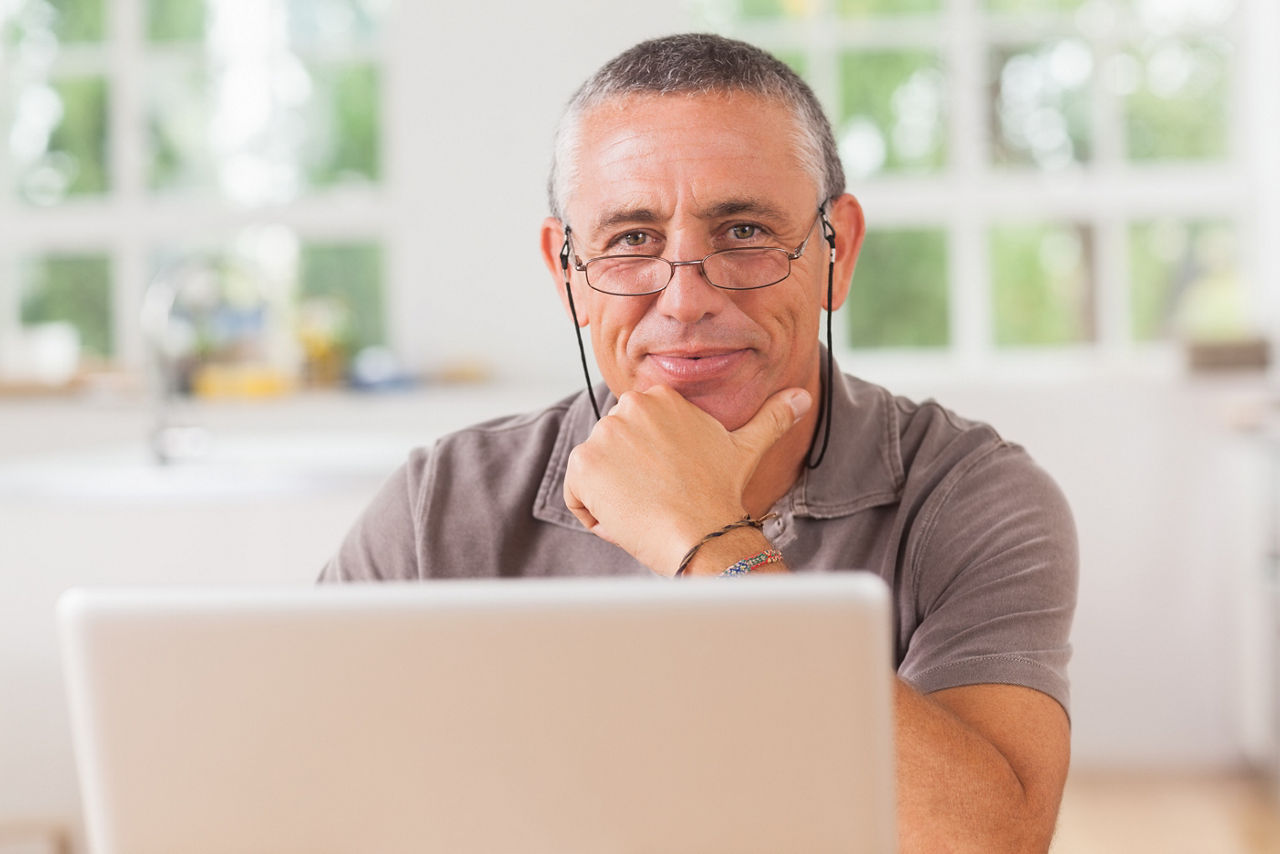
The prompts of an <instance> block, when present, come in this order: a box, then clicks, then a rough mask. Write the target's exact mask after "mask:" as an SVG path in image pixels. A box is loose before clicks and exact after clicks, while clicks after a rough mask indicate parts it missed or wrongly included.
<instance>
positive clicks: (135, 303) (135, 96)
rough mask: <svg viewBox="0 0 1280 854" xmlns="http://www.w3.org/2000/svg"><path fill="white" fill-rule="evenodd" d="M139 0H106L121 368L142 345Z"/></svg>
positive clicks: (142, 40) (131, 363)
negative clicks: (140, 321) (139, 314)
mask: <svg viewBox="0 0 1280 854" xmlns="http://www.w3.org/2000/svg"><path fill="white" fill-rule="evenodd" d="M143 6H144V0H113V2H111V3H109V4H107V10H108V15H109V18H108V21H107V28H108V29H107V32H108V36H109V42H108V43H109V49H110V55H109V64H110V81H111V88H110V96H109V102H108V103H109V110H110V112H109V115H110V120H109V122H108V127H109V128H110V138H111V149H110V150H111V163H110V170H111V197H110V207H111V216H112V219H113V226H114V237H113V240H112V255H113V258H112V284H113V288H112V308H113V313H114V330H113V331H114V335H115V341H116V359H117V360H118V361H119V363H120V364H121V365H123V366H125V367H128V368H132V369H138V368H141V367H143V359H144V348H143V341H142V336H141V334H140V332H139V327H138V311H139V307H140V306H141V304H142V292H143V289H144V288H145V285H146V281H145V278H146V251H147V250H146V244H147V238H148V235H147V234H146V231H145V229H143V228H142V227H141V226H142V223H143V222H144V220H145V213H146V210H145V205H146V165H145V162H146V151H147V140H146V136H145V128H146V113H145V100H144V95H143V91H142V86H143V81H144V80H145V78H146V73H145V68H144V64H145V62H146V53H145V51H146V37H145V32H146V21H145V17H144V8H143Z"/></svg>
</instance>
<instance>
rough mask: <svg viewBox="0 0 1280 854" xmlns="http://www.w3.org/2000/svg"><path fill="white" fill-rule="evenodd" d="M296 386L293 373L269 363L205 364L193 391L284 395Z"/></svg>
mask: <svg viewBox="0 0 1280 854" xmlns="http://www.w3.org/2000/svg"><path fill="white" fill-rule="evenodd" d="M294 387H295V382H294V379H293V378H292V377H290V376H289V375H287V374H285V373H284V372H282V371H279V370H276V369H274V368H269V367H267V366H265V365H202V366H201V367H200V368H198V369H197V370H196V371H195V374H194V375H193V376H192V381H191V388H192V391H193V392H194V393H195V395H196V396H197V397H203V398H222V399H226V398H245V399H258V398H264V397H280V396H282V395H286V394H290V393H291V392H293V391H294Z"/></svg>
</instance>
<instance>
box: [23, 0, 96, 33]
mask: <svg viewBox="0 0 1280 854" xmlns="http://www.w3.org/2000/svg"><path fill="white" fill-rule="evenodd" d="M48 4H49V7H50V8H52V10H53V13H54V14H53V21H52V24H53V33H54V35H56V36H57V37H58V41H62V42H100V41H102V38H103V35H104V34H105V32H106V14H105V12H106V10H105V8H104V6H105V0H48ZM33 5H41V4H39V3H38V2H35V3H33Z"/></svg>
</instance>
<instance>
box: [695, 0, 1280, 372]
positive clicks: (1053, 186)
mask: <svg viewBox="0 0 1280 854" xmlns="http://www.w3.org/2000/svg"><path fill="white" fill-rule="evenodd" d="M836 2H837V0H810V2H808V3H807V4H806V5H805V9H806V10H807V14H806V15H805V16H804V17H799V18H789V19H784V20H744V19H738V20H734V19H733V15H732V14H726V12H725V9H726V7H727V5H728V4H731V3H732V0H708V2H707V3H704V6H703V8H702V13H703V14H704V15H706V16H708V21H709V22H712V23H714V25H716V26H717V28H719V29H720V30H721V31H722V32H725V33H726V34H729V35H732V36H734V37H737V38H742V39H744V40H746V41H749V42H752V43H754V44H758V45H760V46H762V47H764V48H766V49H768V50H771V51H777V52H784V51H785V52H797V53H801V54H803V55H804V57H805V62H806V74H805V76H806V79H807V80H808V82H809V83H810V85H811V86H812V87H813V89H814V91H815V93H816V94H817V96H818V99H819V100H820V101H821V102H822V103H823V105H824V106H825V107H826V108H827V109H828V114H829V115H836V113H835V112H834V108H835V107H836V106H837V105H838V103H839V94H840V93H839V76H838V72H839V68H838V66H839V57H840V52H841V51H843V50H848V49H851V48H852V49H858V48H865V49H868V50H880V51H882V50H893V49H906V50H910V49H926V50H935V51H937V52H938V54H939V56H940V60H941V63H942V65H943V67H944V69H945V78H946V82H945V87H946V90H945V91H946V110H945V117H944V121H945V123H946V141H945V145H946V151H947V157H946V162H945V164H944V166H943V167H942V168H941V169H940V170H939V171H938V172H935V173H930V174H925V175H892V174H890V175H881V176H873V177H870V178H867V179H862V180H855V179H851V180H850V187H849V190H850V192H852V193H854V195H856V196H857V197H858V199H859V201H860V202H861V203H862V206H863V208H864V211H865V212H866V217H867V222H868V224H869V225H870V226H872V227H876V228H886V229H890V228H891V229H898V228H935V229H941V230H942V231H943V232H944V234H945V236H946V242H947V248H948V261H949V265H948V299H949V305H950V308H951V315H950V342H951V343H950V346H949V347H944V348H937V349H933V350H924V349H921V350H914V349H876V348H854V347H852V346H851V345H850V343H849V340H848V333H847V324H843V323H839V322H837V323H836V324H835V327H836V329H837V330H838V331H837V333H836V336H835V337H836V340H835V345H834V346H835V347H836V349H837V351H838V353H839V354H841V355H842V357H843V359H844V361H846V362H847V363H849V364H851V365H858V366H859V367H860V369H861V368H865V367H867V366H870V368H871V372H872V373H877V372H888V373H895V374H896V373H902V372H905V373H907V374H915V373H917V372H922V373H923V372H928V373H931V374H937V373H939V372H942V373H947V374H955V373H959V374H962V375H973V376H983V377H991V376H1011V377H1021V376H1024V375H1035V374H1036V373H1044V372H1046V371H1047V372H1049V373H1065V374H1069V375H1080V374H1091V373H1094V372H1096V371H1097V370H1102V369H1116V368H1120V369H1125V370H1130V369H1139V370H1143V369H1146V368H1152V369H1155V370H1158V371H1160V372H1168V371H1170V370H1177V369H1179V366H1180V364H1181V353H1180V350H1179V346H1178V345H1177V344H1176V343H1174V342H1168V341H1166V342H1154V343H1153V342H1138V341H1135V340H1133V335H1132V331H1131V330H1132V318H1131V311H1130V285H1129V248H1128V247H1129V228H1130V225H1131V224H1132V223H1135V222H1140V221H1142V220H1144V219H1149V218H1155V217H1173V218H1177V219H1189V220H1204V219H1226V220H1229V221H1231V222H1232V223H1234V224H1235V227H1236V233H1237V240H1238V268H1237V269H1238V271H1239V274H1240V276H1241V278H1242V280H1243V281H1244V282H1245V283H1246V287H1247V288H1248V289H1249V292H1248V294H1247V298H1248V299H1249V300H1250V302H1251V303H1252V304H1254V305H1257V306H1259V307H1260V308H1261V309H1262V310H1263V312H1264V318H1265V319H1264V323H1263V328H1264V330H1266V332H1267V333H1269V336H1270V337H1271V338H1273V339H1274V338H1275V337H1276V334H1275V331H1276V330H1277V329H1278V328H1280V294H1277V293H1276V291H1278V290H1280V287H1277V286H1276V285H1274V284H1273V285H1270V286H1269V285H1267V284H1265V283H1280V261H1277V258H1276V257H1275V256H1274V253H1267V252H1266V251H1265V250H1264V249H1263V247H1262V245H1261V243H1262V241H1261V240H1259V235H1260V234H1265V233H1280V232H1277V231H1276V228H1277V226H1280V222H1277V219H1280V213H1278V212H1277V208H1280V203H1276V202H1274V201H1271V200H1269V199H1268V198H1267V196H1268V193H1267V188H1268V187H1270V188H1272V191H1273V192H1272V194H1274V192H1275V189H1276V188H1277V183H1278V182H1280V176H1278V173H1280V166H1274V165H1270V164H1268V163H1267V162H1266V152H1267V151H1268V148H1267V146H1268V145H1271V146H1275V145H1277V144H1280V128H1277V124H1278V123H1280V122H1278V121H1277V118H1276V113H1277V112H1280V110H1277V104H1278V103H1280V98H1277V97H1275V96H1274V92H1271V89H1270V88H1268V87H1266V86H1264V85H1262V83H1263V81H1265V80H1266V79H1268V78H1267V76H1266V75H1267V74H1268V73H1270V74H1274V75H1276V76H1273V77H1271V78H1270V79H1272V80H1274V79H1277V77H1280V60H1276V59H1275V58H1274V57H1272V56H1271V54H1272V53H1274V51H1271V50H1270V48H1267V47H1266V43H1265V42H1264V41H1263V36H1262V35H1260V33H1269V34H1271V37H1272V38H1274V35H1275V34H1277V33H1280V22H1278V21H1277V19H1280V13H1277V11H1276V9H1275V8H1271V9H1268V8H1266V7H1267V3H1266V2H1258V0H1239V2H1238V3H1237V6H1236V8H1235V11H1234V12H1233V14H1232V16H1231V18H1230V19H1229V20H1228V21H1227V22H1226V23H1225V24H1224V25H1222V26H1221V27H1219V28H1216V29H1215V30H1213V31H1212V32H1213V33H1214V34H1215V35H1218V34H1220V35H1223V36H1225V37H1226V38H1227V39H1228V40H1229V41H1230V43H1231V44H1232V45H1233V46H1234V52H1233V54H1232V55H1231V56H1229V57H1228V63H1229V65H1228V86H1229V89H1230V92H1231V96H1230V102H1229V104H1228V105H1227V109H1226V112H1227V128H1226V135H1227V153H1226V156H1225V157H1224V158H1223V159H1222V160H1219V161H1185V162H1173V161H1168V162H1159V163H1141V162H1135V161H1129V160H1128V159H1127V157H1126V152H1125V150H1124V147H1125V145H1124V140H1125V137H1124V130H1123V123H1124V121H1125V115H1124V109H1123V100H1122V96H1120V95H1117V94H1115V93H1114V92H1112V91H1110V90H1109V88H1108V87H1107V85H1106V83H1105V81H1104V79H1103V73H1102V69H1103V68H1104V64H1105V57H1106V56H1108V55H1110V54H1109V53H1107V52H1108V51H1119V50H1122V49H1123V48H1124V47H1125V46H1126V45H1128V44H1130V43H1131V42H1132V41H1134V40H1135V39H1136V38H1137V36H1139V35H1141V34H1142V33H1143V32H1144V31H1142V30H1141V29H1139V28H1137V27H1136V26H1135V25H1130V26H1112V27H1110V28H1107V27H1098V28H1097V30H1096V31H1095V32H1093V33H1090V34H1085V33H1082V32H1081V30H1080V28H1078V27H1077V25H1076V22H1075V21H1076V18H1075V15H1074V14H1073V13H1060V12H1047V13H1043V14H1036V15H1012V14H1007V13H990V12H987V11H985V9H984V3H983V2H982V0H940V6H941V11H940V12H939V13H938V14H937V15H929V14H919V15H916V14H910V15H903V16H899V17H885V18H877V19H870V20H841V19H839V18H838V17H836V14H835V8H836ZM1273 5H1274V4H1273ZM1094 8H1095V9H1103V8H1104V7H1103V6H1101V5H1098V4H1096V3H1095V6H1094ZM1179 32H1184V33H1189V32H1194V33H1195V34H1202V33H1203V32H1204V31H1203V30H1194V31H1186V30H1183V31H1176V30H1175V31H1173V32H1172V33H1171V34H1178V33H1179ZM1062 36H1078V37H1081V38H1084V39H1085V40H1086V41H1087V42H1088V43H1089V44H1090V46H1091V47H1092V48H1093V50H1094V52H1095V66H1094V73H1093V75H1092V81H1091V83H1090V100H1091V115H1090V118H1091V125H1092V129H1091V133H1092V141H1093V155H1092V158H1091V161H1090V162H1089V163H1087V164H1084V165H1082V166H1080V167H1078V168H1068V169H1064V170H1062V171H1061V172H1042V171H1038V170H1035V169H1034V168H1030V167H1013V166H1005V165H998V164H993V163H992V162H991V156H990V152H991V146H992V139H991V133H990V128H989V124H988V115H987V111H988V109H989V107H988V102H987V96H986V85H987V73H988V72H987V65H986V63H987V62H989V56H990V53H991V51H992V49H993V48H994V47H996V46H999V45H1019V44H1026V43H1028V42H1034V41H1039V40H1043V39H1049V38H1057V37H1062ZM1267 92H1271V94H1272V98H1271V100H1270V102H1267V101H1266V100H1265V98H1264V97H1263V95H1264V93H1267ZM1249 140H1254V141H1255V142H1254V144H1252V145H1250V144H1248V141H1249ZM1269 150H1270V151H1275V150H1278V149H1277V148H1275V147H1272V148H1270V149H1269ZM1272 159H1273V160H1274V159H1275V158H1272ZM1268 176H1269V177H1268ZM1259 178H1263V180H1259ZM957 199H960V200H963V202H962V203H961V204H957V203H956V200H957ZM1028 218H1030V219H1034V220H1036V221H1043V222H1046V223H1052V222H1068V221H1076V222H1081V223H1085V224H1088V225H1090V226H1092V228H1093V229H1094V235H1095V241H1096V254H1095V256H1094V263H1093V267H1092V271H1091V272H1092V277H1093V286H1094V304H1095V306H1096V308H1095V312H1096V314H1095V329H1096V340H1095V341H1093V342H1089V343H1082V344H1075V345H1067V346H1052V347H1049V346H1045V347H1025V348H1010V347H999V346H997V345H996V343H995V334H994V333H995V330H994V328H993V327H994V306H993V302H992V294H991V282H992V276H991V270H990V263H991V262H990V257H989V251H988V245H989V234H990V228H991V226H993V225H999V224H1000V223H1001V222H1002V221H1017V220H1026V219H1028ZM1267 223H1269V224H1270V226H1269V227H1270V229H1271V231H1270V232H1267V231H1259V229H1260V228H1267V227H1268V226H1267V225H1266V224H1267ZM853 286H854V287H858V286H859V282H858V280H857V278H856V276H855V279H854V285H853Z"/></svg>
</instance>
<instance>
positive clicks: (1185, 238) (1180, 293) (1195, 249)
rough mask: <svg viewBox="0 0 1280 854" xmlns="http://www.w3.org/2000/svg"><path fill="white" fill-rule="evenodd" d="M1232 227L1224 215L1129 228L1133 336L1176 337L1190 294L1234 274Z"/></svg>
mask: <svg viewBox="0 0 1280 854" xmlns="http://www.w3.org/2000/svg"><path fill="white" fill-rule="evenodd" d="M1238 261H1239V259H1238V258H1237V257H1236V252H1235V227H1234V226H1233V225H1232V223H1230V222H1226V221H1223V220H1176V219H1157V220H1148V221H1145V222H1135V223H1133V224H1132V225H1131V226H1130V227H1129V277H1130V282H1131V287H1130V292H1129V297H1130V299H1129V310H1130V313H1131V315H1132V318H1133V338H1134V340H1135V341H1159V340H1167V339H1171V338H1174V337H1177V334H1178V333H1179V332H1180V330H1179V328H1178V326H1179V323H1182V324H1187V325H1191V326H1194V325H1196V323H1197V321H1198V319H1197V318H1194V317H1185V316H1183V314H1184V305H1185V302H1186V299H1187V297H1188V295H1189V294H1190V293H1191V292H1192V290H1193V289H1194V288H1195V287H1196V286H1197V285H1198V284H1200V283H1202V282H1204V281H1206V280H1207V279H1211V278H1215V277H1224V276H1225V277H1228V278H1234V277H1235V275H1236V269H1237V266H1238Z"/></svg>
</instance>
